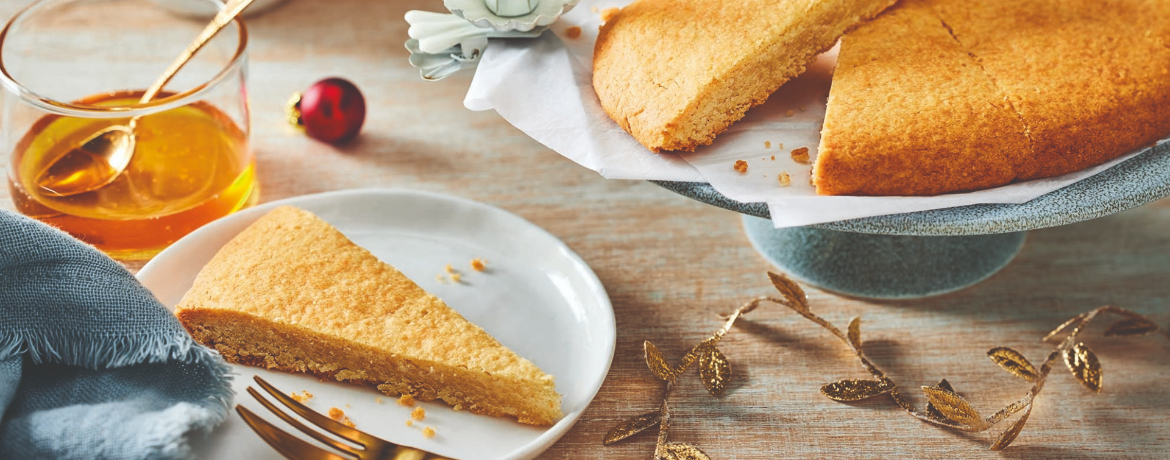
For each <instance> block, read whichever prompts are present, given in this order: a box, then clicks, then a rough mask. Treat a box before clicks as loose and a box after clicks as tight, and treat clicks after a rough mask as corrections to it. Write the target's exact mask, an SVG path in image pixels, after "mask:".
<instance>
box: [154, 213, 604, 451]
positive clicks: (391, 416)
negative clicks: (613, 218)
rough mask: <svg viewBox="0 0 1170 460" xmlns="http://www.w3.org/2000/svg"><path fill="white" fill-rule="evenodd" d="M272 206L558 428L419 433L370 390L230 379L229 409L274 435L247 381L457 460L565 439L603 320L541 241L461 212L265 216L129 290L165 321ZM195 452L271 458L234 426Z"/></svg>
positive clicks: (178, 257) (575, 276)
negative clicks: (486, 355) (415, 289)
mask: <svg viewBox="0 0 1170 460" xmlns="http://www.w3.org/2000/svg"><path fill="white" fill-rule="evenodd" d="M279 205H293V206H297V207H300V208H303V209H306V210H309V211H311V212H313V213H315V214H317V215H318V216H321V217H322V218H323V219H325V220H326V221H329V223H331V224H333V225H334V226H336V227H337V228H338V229H340V230H341V231H342V232H343V233H345V235H346V236H348V237H349V238H350V239H352V240H353V241H354V242H355V243H357V244H358V245H361V246H363V247H365V248H366V249H369V250H370V251H371V252H373V253H374V255H376V256H378V258H380V259H382V260H383V261H385V262H388V263H390V264H391V265H393V266H395V267H397V268H398V269H399V270H401V271H402V272H403V273H405V274H406V275H407V276H409V277H410V278H411V279H413V280H414V281H415V282H417V283H418V284H419V285H421V286H422V287H423V288H425V289H426V290H428V291H430V292H432V293H434V294H435V295H437V296H439V297H440V298H442V299H444V300H445V301H446V302H447V304H448V305H450V306H451V308H454V309H455V310H457V311H459V313H461V314H463V316H465V317H467V318H468V319H470V320H471V321H472V322H474V323H476V324H478V325H480V326H481V327H483V328H484V329H485V330H487V332H488V333H490V334H492V335H493V336H495V337H496V338H497V339H498V340H499V341H500V342H501V343H503V344H504V345H505V346H507V347H509V348H511V349H512V350H514V351H516V352H517V353H518V354H520V355H521V356H523V357H526V358H528V359H529V360H531V361H532V362H534V363H536V365H537V366H540V368H541V369H543V370H544V371H545V372H547V373H549V374H551V375H553V376H554V377H555V378H556V385H557V387H556V388H557V392H559V393H561V395H563V396H564V399H563V401H562V407H563V409H564V413H565V417H564V418H563V419H561V420H560V421H559V422H557V423H556V424H555V425H553V426H552V427H533V426H528V425H522V424H519V423H517V422H515V421H514V420H511V419H505V418H500V417H488V416H482V415H474V414H470V413H468V412H466V411H463V412H456V411H454V410H452V409H451V408H450V407H449V406H447V405H446V404H443V403H442V402H434V403H421V406H422V407H424V408H425V409H426V419H425V420H423V421H422V422H417V423H415V424H414V426H413V427H407V426H406V420H408V419H410V411H411V409H410V408H407V407H403V406H400V405H398V404H397V403H396V399H395V398H393V397H389V396H385V395H382V394H381V393H379V392H378V391H377V390H375V389H373V388H364V387H358V386H353V385H348V384H342V383H337V382H320V381H318V380H317V378H315V377H313V376H306V375H294V374H285V373H280V372H272V371H268V370H264V369H258V368H253V367H245V366H234V365H233V368H234V370H235V372H236V373H237V374H238V375H236V376H235V381H234V383H233V384H232V387H233V389H234V390H235V392H236V403H237V404H242V405H244V406H246V407H248V408H249V409H252V410H253V411H255V412H256V413H258V414H261V415H262V416H264V417H265V418H266V419H268V420H270V421H272V422H273V423H275V424H277V425H278V426H282V427H288V426H287V425H284V424H283V422H281V421H280V420H278V419H276V417H275V416H270V415H269V414H268V412H267V411H266V410H265V409H264V408H263V407H261V406H260V405H259V404H258V403H256V402H255V401H254V400H252V398H251V397H250V396H248V395H247V393H246V391H245V389H246V388H247V387H248V385H249V384H251V383H252V376H253V375H260V376H262V377H263V378H265V379H266V380H268V381H269V382H271V383H272V384H273V385H275V386H276V387H277V388H280V389H281V390H284V391H286V392H293V391H295V392H300V391H304V390H307V391H308V392H310V393H312V394H313V395H314V397H313V398H312V399H311V400H309V401H308V403H307V404H308V405H309V406H310V407H312V408H314V409H317V410H319V411H321V412H325V411H327V410H328V409H329V408H330V407H339V408H341V409H342V410H344V411H345V412H346V414H347V415H348V416H349V417H350V419H352V420H353V422H354V423H355V424H356V425H357V428H358V429H361V430H364V431H366V432H369V433H371V434H373V435H375V436H379V437H381V438H383V439H387V440H389V441H392V442H396V443H400V444H405V445H411V446H415V447H418V448H421V449H424V450H428V451H431V452H434V453H437V454H440V455H445V456H449V457H453V458H459V459H528V458H533V457H535V456H537V455H538V454H540V453H541V452H543V451H544V450H545V449H547V448H548V447H549V446H551V445H552V444H553V443H554V442H556V440H557V439H558V438H560V437H561V436H562V435H563V434H565V432H566V431H568V430H569V428H570V427H572V426H573V423H574V422H576V420H577V418H578V417H580V416H581V412H582V411H584V410H585V407H586V406H588V405H589V402H590V401H592V400H593V396H594V395H595V394H596V393H597V390H598V388H600V387H601V382H602V380H604V379H605V375H606V373H607V372H609V365H610V361H611V360H612V358H613V351H614V345H615V339H616V331H615V327H614V316H613V308H612V306H611V305H610V303H609V297H608V296H607V295H606V293H605V289H604V287H602V285H601V283H600V282H599V281H598V280H597V276H596V275H595V274H594V273H593V271H592V270H591V269H590V268H589V267H588V266H587V265H586V264H585V263H584V262H583V261H582V260H581V259H580V258H579V257H578V256H577V255H576V254H575V253H573V251H572V250H570V249H569V248H568V247H567V246H565V244H564V243H562V242H561V241H560V240H558V239H557V238H556V237H554V236H552V235H551V234H549V233H548V232H546V231H544V230H542V229H541V228H539V227H537V226H535V225H533V224H532V223H530V222H528V221H526V220H524V219H522V218H520V217H518V216H516V215H513V214H511V213H508V212H507V211H504V210H501V209H499V208H495V207H492V206H488V205H485V204H482V203H477V202H474V201H468V200H464V199H459V198H453V197H448V196H443V195H436V194H431V193H422V192H413V191H395V190H353V191H341V192H330V193H323V194H319V195H310V196H302V197H296V198H290V199H286V200H281V201H277V202H272V203H266V204H264V205H261V206H257V207H255V208H252V209H248V210H245V211H242V212H239V213H236V214H233V215H231V216H228V217H225V218H223V219H220V220H218V221H216V222H213V223H211V224H209V225H207V226H205V227H203V228H201V229H199V230H197V231H195V232H193V233H191V234H190V235H188V236H187V237H185V238H183V239H182V240H179V241H178V242H176V243H175V244H174V245H172V246H171V247H170V248H167V249H166V250H165V251H163V252H162V253H160V254H159V255H158V256H156V257H155V258H154V260H152V261H151V262H150V263H148V264H147V265H146V266H144V267H143V268H142V270H141V271H140V272H139V273H138V278H139V279H140V280H141V281H142V283H143V284H144V285H146V287H147V288H149V289H150V290H151V291H153V292H154V293H155V295H156V296H158V298H159V300H161V301H162V302H163V303H164V304H166V305H167V306H168V307H172V308H173V307H174V305H175V304H176V303H178V301H179V299H180V298H181V297H182V296H183V294H184V293H185V292H186V291H187V289H189V288H190V287H191V282H192V281H193V280H194V278H195V275H196V274H197V273H198V272H199V270H200V269H201V268H202V267H203V265H204V264H206V263H207V261H208V260H210V259H211V257H212V256H213V255H214V254H215V253H216V251H218V250H219V248H220V247H221V246H223V245H224V244H225V243H227V241H228V240H230V239H231V238H232V237H233V236H235V235H236V234H237V233H239V232H240V231H241V230H243V229H244V228H245V227H247V226H248V224H250V223H252V222H253V221H255V220H256V219H258V218H259V217H260V216H262V215H263V214H264V213H266V212H267V211H268V210H270V209H272V208H273V207H275V206H279ZM473 258H481V259H484V260H486V261H487V266H488V270H487V271H485V272H477V271H474V270H472V269H471V268H470V265H469V264H470V261H471V260H472V259H473ZM447 264H450V265H451V266H452V267H453V268H455V269H456V270H458V271H460V272H461V273H462V274H463V279H462V280H463V283H461V284H456V283H452V282H450V281H445V282H441V281H440V280H439V279H437V277H440V276H442V275H445V272H444V267H445V266H446V265H447ZM379 398H380V399H381V401H382V402H381V403H379V402H377V400H378V399H379ZM424 426H431V427H434V429H435V431H436V436H435V437H434V438H433V439H425V438H424V437H423V436H422V428H423V427H424ZM288 429H289V431H291V432H295V430H294V429H292V428H291V427H288ZM298 434H299V433H298ZM196 445H197V449H198V453H199V456H200V458H208V459H224V458H247V459H279V458H281V457H280V456H279V455H278V454H277V453H276V452H275V451H274V450H272V449H271V448H269V447H268V445H267V444H265V443H264V442H263V441H262V440H261V439H260V438H259V437H257V436H256V435H255V434H254V433H252V431H251V430H250V429H249V428H248V427H247V425H245V424H244V423H243V421H241V420H240V418H239V417H238V416H237V415H236V414H232V416H231V417H230V418H229V420H228V421H227V422H225V423H224V424H222V425H221V426H219V427H218V428H217V429H216V430H215V431H214V432H213V433H212V434H211V436H209V437H208V438H207V439H205V440H198V441H196Z"/></svg>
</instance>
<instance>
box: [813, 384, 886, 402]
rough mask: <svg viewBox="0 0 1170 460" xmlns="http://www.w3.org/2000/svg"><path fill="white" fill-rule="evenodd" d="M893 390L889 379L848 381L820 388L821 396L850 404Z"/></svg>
mask: <svg viewBox="0 0 1170 460" xmlns="http://www.w3.org/2000/svg"><path fill="white" fill-rule="evenodd" d="M893 389H894V382H892V381H890V380H889V379H882V380H856V379H848V380H841V381H837V382H833V383H830V384H826V385H823V386H821V394H823V395H825V396H827V397H828V398H829V399H832V400H834V401H841V402H851V401H861V400H862V399H867V398H872V397H874V396H877V395H880V394H882V393H886V392H888V391H890V390H893Z"/></svg>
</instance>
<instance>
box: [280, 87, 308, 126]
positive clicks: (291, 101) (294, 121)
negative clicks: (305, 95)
mask: <svg viewBox="0 0 1170 460" xmlns="http://www.w3.org/2000/svg"><path fill="white" fill-rule="evenodd" d="M284 116H285V120H286V121H288V124H289V125H292V127H293V128H296V129H299V130H301V131H304V130H305V120H303V119H301V93H300V91H297V92H295V93H292V96H291V97H289V98H288V102H286V103H285V105H284Z"/></svg>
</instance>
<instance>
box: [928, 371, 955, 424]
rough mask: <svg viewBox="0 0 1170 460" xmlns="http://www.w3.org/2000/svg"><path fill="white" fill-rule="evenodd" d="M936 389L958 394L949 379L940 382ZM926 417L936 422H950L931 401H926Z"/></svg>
mask: <svg viewBox="0 0 1170 460" xmlns="http://www.w3.org/2000/svg"><path fill="white" fill-rule="evenodd" d="M934 387H935V388H942V389H944V390H947V391H949V392H951V393H957V391H955V388H954V387H952V386H951V382H948V381H947V379H942V380H939V381H938V385H935V386H934ZM926 415H927V416H928V417H930V418H933V419H935V420H949V419H948V418H947V416H946V415H943V413H942V412H939V411H938V409H936V408H935V407H934V404H932V403H931V402H930V401H929V400H927V401H926Z"/></svg>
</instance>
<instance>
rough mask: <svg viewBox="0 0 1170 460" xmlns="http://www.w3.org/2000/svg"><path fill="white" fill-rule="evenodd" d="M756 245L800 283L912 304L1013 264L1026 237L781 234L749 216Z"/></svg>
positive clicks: (746, 221) (802, 230) (799, 230)
mask: <svg viewBox="0 0 1170 460" xmlns="http://www.w3.org/2000/svg"><path fill="white" fill-rule="evenodd" d="M743 229H744V232H746V233H747V236H748V239H749V240H751V242H752V246H754V247H755V248H756V250H757V251H759V253H760V255H762V256H764V258H765V259H767V260H768V261H769V262H771V263H772V264H773V265H775V266H776V267H777V268H779V269H780V270H783V271H784V272H785V273H787V274H788V275H790V276H792V277H793V278H796V279H798V280H800V281H804V282H806V283H809V284H812V285H815V286H819V287H821V288H823V289H826V290H829V291H833V292H837V293H841V294H845V295H848V296H854V297H866V298H874V299H905V298H918V297H927V296H932V295H938V294H945V293H948V292H952V291H957V290H959V289H963V288H965V287H968V286H971V285H973V284H976V283H978V282H980V281H983V280H984V279H987V277H989V276H991V275H992V274H994V273H995V272H997V271H999V270H1000V269H1002V268H1003V267H1006V266H1007V265H1008V262H1011V260H1012V258H1014V257H1015V256H1016V253H1018V252H1020V248H1022V247H1023V246H1024V236H1025V232H1012V233H1001V234H993V235H976V236H904V235H872V234H865V233H852V232H842V231H837V230H825V229H820V228H810V227H796V228H783V229H777V228H774V227H773V226H772V221H770V220H767V219H761V218H759V217H754V216H743Z"/></svg>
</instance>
